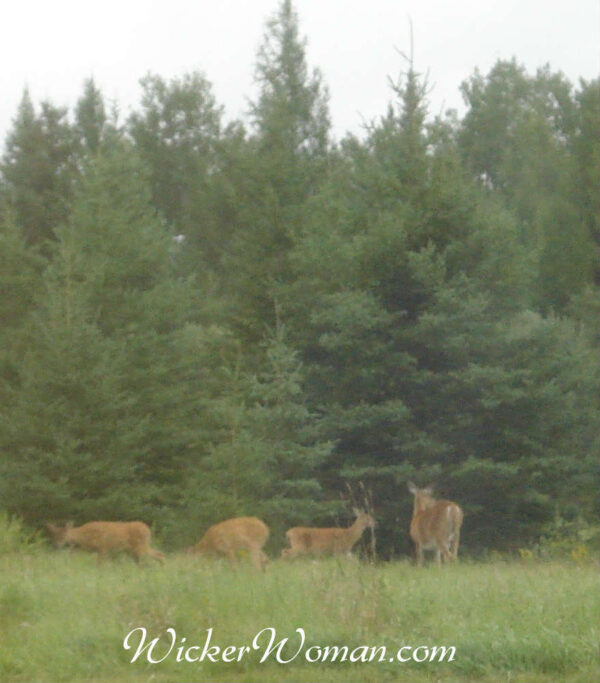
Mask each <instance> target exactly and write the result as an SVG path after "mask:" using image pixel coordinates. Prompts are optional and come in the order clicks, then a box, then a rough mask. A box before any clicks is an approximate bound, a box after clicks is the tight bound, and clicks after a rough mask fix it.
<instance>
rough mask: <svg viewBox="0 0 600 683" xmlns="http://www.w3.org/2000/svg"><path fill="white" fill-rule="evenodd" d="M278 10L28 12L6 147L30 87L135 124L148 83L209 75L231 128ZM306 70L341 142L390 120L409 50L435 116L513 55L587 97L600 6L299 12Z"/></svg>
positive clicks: (17, 46) (373, 5)
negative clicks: (325, 95)
mask: <svg viewBox="0 0 600 683" xmlns="http://www.w3.org/2000/svg"><path fill="white" fill-rule="evenodd" d="M278 4H279V3H278V0H101V1H96V2H93V3H92V2H89V0H19V1H18V2H16V1H15V2H10V3H8V2H7V3H4V6H3V8H2V21H1V23H0V65H1V66H0V94H1V96H0V142H1V143H2V147H3V144H4V140H5V137H6V133H7V131H8V129H9V128H10V126H11V121H12V119H13V117H14V115H15V113H16V107H17V105H18V102H19V101H20V99H21V96H22V92H23V88H24V87H25V86H27V87H28V88H29V90H30V93H31V96H32V98H33V101H34V102H35V103H36V104H38V103H39V102H40V101H41V100H44V99H49V100H50V101H51V102H52V103H53V104H55V105H68V106H69V107H72V106H73V105H74V104H75V102H76V101H77V99H78V98H79V96H80V95H81V93H82V91H83V82H84V80H85V79H86V78H88V77H90V76H92V77H93V78H94V79H95V81H96V84H97V85H98V87H99V88H100V89H101V90H102V92H103V93H104V95H105V97H106V99H107V100H109V101H115V102H116V103H117V104H118V105H119V107H120V110H121V119H123V118H125V117H126V116H127V114H128V113H129V112H130V110H131V108H132V107H135V106H136V105H137V104H138V102H139V98H140V92H141V91H140V87H139V79H140V78H141V77H143V76H144V75H145V74H147V73H148V72H152V73H155V74H158V75H160V76H163V77H164V78H167V79H168V78H171V77H174V76H182V75H183V74H184V73H187V72H191V71H195V70H197V71H201V72H202V73H204V75H205V76H206V78H207V79H208V80H209V81H210V82H211V83H212V84H213V87H214V93H215V96H216V98H217V101H218V103H219V104H222V105H223V106H224V107H225V111H226V117H227V118H229V119H231V118H237V117H240V116H242V115H243V114H244V113H245V112H246V111H247V99H248V97H252V96H253V95H254V94H255V91H254V86H253V67H254V63H255V56H256V51H257V49H258V46H259V45H260V43H261V40H262V36H263V34H264V27H265V21H266V19H267V18H268V17H269V16H271V15H272V14H273V13H274V12H275V10H276V9H277V7H278ZM294 5H295V8H296V10H297V12H298V14H299V18H300V30H301V33H302V35H304V36H306V37H307V39H308V46H307V58H308V63H309V65H310V66H311V67H315V66H317V67H319V68H320V69H321V71H322V73H323V76H324V81H325V83H326V85H327V86H328V88H329V91H330V96H331V99H330V110H331V117H332V121H333V126H334V132H335V135H336V137H338V138H339V137H341V136H343V134H344V133H345V132H346V131H352V132H355V133H360V131H361V126H362V124H363V122H364V121H372V120H373V119H376V118H378V117H379V116H380V115H383V114H384V113H385V111H386V108H387V105H388V102H389V101H390V100H391V99H392V94H391V91H390V89H389V85H388V76H390V77H393V78H395V77H396V76H397V74H398V73H399V72H400V71H401V70H403V68H404V67H405V63H404V62H403V60H402V58H401V57H400V55H399V54H398V53H399V51H400V52H405V53H408V52H409V50H410V29H409V25H410V21H412V26H413V33H414V64H415V68H416V70H417V71H420V72H422V73H425V72H428V73H429V84H430V86H431V87H432V91H431V93H430V95H429V102H430V112H431V113H433V114H437V113H440V112H441V111H442V110H443V109H447V108H458V109H459V111H461V110H462V98H461V96H460V93H459V85H460V83H461V82H462V81H463V80H465V79H467V78H468V77H469V76H470V75H471V74H472V73H473V70H474V69H475V67H479V69H480V71H481V72H482V73H483V74H486V73H487V72H488V71H489V69H490V68H491V67H492V66H493V64H494V63H495V62H496V60H497V59H511V58H512V57H513V56H514V57H516V58H517V60H518V61H519V62H520V63H522V64H524V65H525V67H526V68H527V69H528V70H529V71H530V72H531V73H534V72H535V70H536V69H537V67H539V66H542V65H544V64H545V63H549V64H550V66H551V68H552V69H553V70H554V71H559V70H560V71H562V72H563V73H564V74H565V75H566V76H567V78H569V80H571V81H572V82H573V83H574V84H577V83H578V80H579V78H580V77H583V78H585V79H586V80H590V79H592V78H596V77H597V76H598V75H599V73H600V0H296V1H295V3H294Z"/></svg>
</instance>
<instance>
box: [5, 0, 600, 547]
mask: <svg viewBox="0 0 600 683" xmlns="http://www.w3.org/2000/svg"><path fill="white" fill-rule="evenodd" d="M305 47H306V45H305V40H304V38H303V37H302V34H301V32H300V28H299V20H298V17H297V15H296V13H295V10H294V8H293V6H292V4H291V2H290V0H282V2H281V3H280V5H279V7H278V8H277V9H276V11H275V12H274V14H273V16H272V17H271V19H270V20H269V21H268V22H267V24H266V28H265V34H264V39H263V42H262V45H261V46H260V48H259V50H258V52H257V58H256V62H255V79H256V94H255V97H254V99H253V100H252V102H251V105H250V109H249V113H248V117H247V118H246V119H245V120H243V121H234V122H226V119H225V115H224V110H223V107H222V106H220V105H219V103H218V102H217V101H216V99H215V96H214V95H213V91H212V86H211V83H210V82H209V80H207V78H206V77H205V75H203V74H202V73H200V72H197V73H190V74H184V75H182V76H181V77H179V78H174V79H172V80H165V79H164V78H162V77H161V76H159V75H154V74H149V75H147V76H146V77H145V78H144V79H143V80H142V82H141V83H142V90H143V96H142V99H141V102H140V104H139V106H138V107H137V108H136V109H135V111H133V113H131V114H130V115H129V116H127V117H126V118H125V119H124V120H123V119H122V118H121V117H120V115H119V113H118V110H117V108H116V107H115V106H111V105H110V104H109V103H107V101H106V99H105V98H104V96H103V94H102V92H100V91H99V89H98V88H97V87H96V85H95V84H94V82H93V80H89V81H88V82H86V83H85V84H84V88H83V91H82V94H81V97H80V99H79V100H78V102H77V104H76V106H75V107H74V108H72V109H71V110H69V109H67V108H65V107H61V106H57V105H56V104H53V103H51V102H47V101H46V102H42V103H34V102H33V101H32V98H31V96H30V94H29V93H28V92H27V91H25V92H24V94H23V97H22V101H21V103H20V106H19V107H18V110H17V112H16V115H15V118H14V121H13V125H12V129H11V130H10V132H9V134H8V135H7V137H6V140H5V145H4V150H3V154H2V158H1V162H0V292H1V296H0V315H1V319H2V326H1V330H0V335H1V343H0V400H1V403H2V411H1V415H0V507H1V508H3V509H5V510H6V511H8V512H10V513H12V514H16V515H19V516H20V517H22V518H23V519H24V520H26V521H27V522H28V523H30V524H31V525H33V526H41V525H42V523H43V522H45V521H48V520H67V519H73V520H74V521H76V522H77V523H82V522H85V521H89V520H93V519H107V520H108V519H114V520H117V519H124V520H133V519H142V520H144V521H146V522H148V523H150V524H153V525H154V528H155V531H156V533H157V534H158V536H159V538H162V539H163V543H164V545H166V546H167V547H169V546H171V547H178V546H179V545H183V544H188V543H190V542H194V541H195V540H197V539H198V538H199V537H200V536H201V535H202V533H203V531H204V530H205V529H206V528H207V526H209V525H210V524H212V523H214V522H217V521H220V520H222V519H226V518H228V517H233V516H237V515H256V516H259V517H261V518H263V519H264V520H265V521H266V522H267V523H268V524H269V526H270V527H271V528H272V530H273V531H272V538H273V539H275V540H274V543H277V542H278V541H277V539H278V538H280V539H281V541H280V542H281V544H282V543H283V534H282V533H280V532H282V531H283V530H284V529H285V528H288V527H289V526H293V525H296V524H305V525H306V524H309V525H329V524H332V523H336V522H339V523H343V524H345V523H347V522H348V521H349V520H350V517H349V514H348V512H349V506H348V505H347V504H346V503H345V502H344V500H343V494H344V493H345V492H346V490H347V489H346V484H347V483H348V484H350V485H352V486H354V488H355V489H358V487H359V482H362V483H363V485H364V487H365V488H366V489H368V490H370V491H372V497H373V504H374V509H375V515H376V517H377V519H378V523H379V524H378V549H379V551H380V552H381V554H382V556H384V557H387V556H391V555H398V554H402V553H404V552H408V551H409V550H410V543H409V540H408V534H407V532H408V521H409V518H410V510H411V504H412V500H411V498H412V497H411V496H410V494H409V492H408V491H407V488H406V482H407V480H409V479H411V480H413V481H415V482H417V483H418V484H422V485H426V484H431V483H434V484H436V487H437V491H438V493H439V495H440V496H445V497H449V498H451V499H453V500H457V501H458V502H460V504H461V506H462V507H463V508H464V510H465V524H464V527H463V539H464V546H465V548H466V549H469V548H470V549H471V550H473V551H477V550H481V549H510V548H515V547H523V546H526V545H528V544H532V543H535V542H536V541H537V540H538V539H539V538H540V537H542V536H544V535H548V534H552V533H559V532H560V531H561V530H563V531H564V532H565V533H576V532H578V531H580V530H581V529H587V530H588V531H589V530H590V529H594V528H596V529H597V527H598V516H599V514H600V502H599V497H598V491H599V490H600V465H599V463H600V458H599V451H600V442H599V437H600V430H599V427H600V405H599V400H600V290H599V286H600V258H599V254H600V252H599V247H600V206H599V203H600V192H599V191H598V190H599V187H600V136H599V134H598V133H599V131H600V82H599V81H598V80H595V81H592V82H585V81H583V80H582V81H580V82H579V83H577V84H572V83H570V82H569V81H568V80H567V79H566V78H565V76H564V75H562V74H561V73H560V72H554V71H552V70H551V69H550V67H543V68H540V69H539V70H538V71H537V72H536V73H535V74H530V73H528V72H527V71H526V70H525V69H524V68H523V67H522V66H521V65H520V64H519V63H518V61H516V60H512V61H498V62H497V63H496V64H495V65H494V66H493V68H492V69H491V70H490V72H489V73H488V74H482V73H480V72H479V71H475V73H474V74H473V75H472V76H471V77H470V78H469V79H468V80H467V81H465V82H464V83H463V85H462V94H463V96H464V99H465V103H466V113H465V114H464V116H462V117H460V118H459V117H458V115H457V114H455V113H452V112H449V113H448V114H445V115H444V116H441V117H437V118H433V117H431V116H430V115H429V112H428V110H427V94H428V85H427V81H426V79H425V78H424V77H423V76H422V75H420V74H419V72H418V71H417V70H416V68H415V67H414V65H413V64H412V63H410V62H409V61H406V62H402V63H401V64H400V68H399V71H401V75H400V76H399V77H398V79H397V80H395V81H392V82H391V83H390V105H389V108H388V109H387V111H385V112H382V114H381V116H380V117H379V118H378V119H377V120H375V121H373V122H371V123H370V124H368V125H366V126H365V129H364V131H363V133H362V134H361V135H350V134H348V135H347V136H346V137H344V138H343V139H342V140H341V141H337V140H334V139H333V136H332V133H331V122H330V116H329V110H328V92H327V88H326V85H325V83H324V81H323V78H322V75H321V73H320V71H319V70H318V69H311V68H310V67H309V65H308V64H307V59H306V50H305Z"/></svg>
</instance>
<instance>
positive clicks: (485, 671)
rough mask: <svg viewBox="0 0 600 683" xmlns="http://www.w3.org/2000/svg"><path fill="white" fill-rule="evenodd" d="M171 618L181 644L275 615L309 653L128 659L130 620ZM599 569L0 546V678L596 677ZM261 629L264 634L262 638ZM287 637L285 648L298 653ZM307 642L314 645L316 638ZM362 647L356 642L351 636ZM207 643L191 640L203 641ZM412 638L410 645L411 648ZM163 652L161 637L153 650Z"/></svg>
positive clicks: (263, 623)
mask: <svg viewBox="0 0 600 683" xmlns="http://www.w3.org/2000/svg"><path fill="white" fill-rule="evenodd" d="M140 626H143V627H144V628H146V629H147V631H148V636H149V638H155V637H158V636H163V640H162V641H161V645H162V646H163V652H164V643H165V642H166V640H165V634H166V629H167V628H173V629H175V631H176V633H177V636H178V641H177V643H176V647H179V646H181V645H182V641H181V639H182V638H185V639H186V640H185V643H184V645H185V646H189V645H200V646H202V645H204V643H205V641H206V637H207V629H209V628H212V629H213V635H212V642H211V644H216V645H219V646H221V647H222V648H224V647H226V646H230V645H233V646H237V647H239V646H244V645H246V646H249V645H250V644H251V643H252V640H253V638H254V636H255V635H256V634H257V633H258V632H259V631H260V630H261V629H264V628H266V627H273V628H275V629H276V633H277V639H278V640H280V639H282V638H284V637H288V636H289V637H290V639H291V640H290V642H292V641H293V643H295V644H297V643H298V635H297V634H296V633H295V631H296V629H297V628H299V627H301V628H302V629H304V631H305V633H306V646H305V649H304V650H303V653H302V654H301V655H299V656H298V657H296V659H294V661H293V662H291V663H289V664H278V663H277V662H276V661H274V656H271V657H270V658H269V659H268V660H267V661H266V662H264V663H260V662H259V661H258V660H259V658H260V656H261V655H262V651H257V652H252V653H249V654H247V655H245V657H244V658H243V659H242V661H241V662H231V663H226V662H222V661H221V662H217V663H212V662H210V661H205V662H203V663H198V662H194V663H188V662H185V661H180V662H178V661H176V648H175V649H174V650H173V652H172V654H171V655H170V656H169V657H167V658H166V659H165V660H164V661H163V662H161V663H157V664H150V663H148V662H147V660H146V659H145V658H143V657H141V658H140V659H139V660H138V661H137V662H135V663H131V662H130V659H131V657H132V654H133V650H132V651H126V650H125V649H124V648H123V640H124V638H125V636H126V635H127V633H129V631H131V630H132V629H134V628H136V627H140ZM599 640H600V571H599V569H598V566H597V565H595V564H592V563H589V564H586V565H581V566H579V565H576V564H574V563H567V562H565V563H559V562H552V563H535V562H523V563H519V562H514V563H506V562H496V563H487V564H469V563H460V564H457V565H454V566H448V567H444V568H442V569H441V570H439V569H437V568H435V567H431V566H430V567H426V568H425V569H423V570H419V569H418V568H416V567H414V566H412V565H410V564H408V563H402V562H399V563H392V564H383V565H380V566H370V565H364V564H360V563H359V562H358V561H355V560H346V559H344V560H339V561H338V560H326V561H305V562H302V561H297V562H290V563H285V562H280V561H275V562H273V563H271V565H270V566H269V569H268V571H267V573H266V574H258V573H256V572H254V571H253V570H252V569H251V568H250V567H249V566H248V567H247V566H245V565H242V566H241V567H240V568H239V569H238V571H237V572H234V571H233V570H231V569H230V568H229V567H228V566H227V565H226V564H224V563H221V562H219V561H210V560H209V559H203V558H195V557H187V556H186V557H184V556H171V557H169V558H168V560H167V563H166V564H165V565H164V566H162V567H161V566H159V565H156V564H151V563H149V564H146V565H144V566H142V567H137V566H136V565H135V564H134V563H133V562H132V561H130V560H129V559H128V558H127V557H122V558H117V559H116V560H115V561H113V562H107V563H105V564H104V565H103V566H100V567H98V566H97V565H96V561H95V558H94V557H93V556H91V555H88V554H86V553H78V552H45V551H44V552H34V553H32V554H25V553H21V554H7V555H1V556H0V681H3V682H4V681H10V682H14V683H17V682H19V681H39V682H43V681H53V682H54V681H78V682H79V681H82V682H83V681H98V682H100V683H102V682H108V681H110V682H113V681H123V682H134V681H140V682H141V681H144V682H146V681H155V682H157V683H162V682H164V683H166V682H167V681H168V682H177V681H181V682H185V683H189V682H190V681H232V682H237V681H240V682H242V681H246V682H250V681H306V682H311V681H315V682H316V681H340V682H341V681H367V682H369V681H415V682H419V681H431V682H433V681H456V682H458V683H460V682H466V681H481V682H487V683H491V682H496V681H503V682H506V683H508V682H510V683H516V682H519V681H522V682H523V683H531V682H534V681H540V682H541V681H544V682H545V681H553V682H554V683H558V682H560V681H563V682H565V683H566V682H569V683H577V682H582V683H583V681H586V682H588V681H595V680H600V664H599ZM262 642H266V639H263V641H262ZM316 645H320V646H326V645H329V646H332V645H337V646H340V647H341V646H347V647H348V648H349V650H353V649H354V648H359V647H360V646H365V645H368V646H380V645H385V646H386V647H387V648H388V656H386V661H384V662H369V663H361V662H357V663H349V662H340V661H336V662H318V663H308V662H307V661H306V659H305V658H304V652H305V650H306V648H308V647H311V646H316ZM403 645H411V646H414V647H416V646H420V645H425V646H429V647H431V646H434V645H438V646H440V645H446V646H450V645H453V646H455V647H456V656H455V659H454V661H452V662H447V661H446V662H441V663H440V662H434V663H414V662H409V663H399V662H390V661H387V660H388V659H389V656H391V655H392V654H395V652H396V651H397V650H398V648H400V647H402V646H403ZM290 652H291V651H289V650H288V656H289V653H290ZM312 652H316V651H315V650H313V651H312ZM357 652H360V651H359V650H357ZM194 653H195V654H198V652H197V651H194ZM405 653H407V651H405ZM155 657H156V658H157V657H158V653H157V652H156V651H155Z"/></svg>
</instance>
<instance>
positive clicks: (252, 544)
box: [189, 517, 269, 571]
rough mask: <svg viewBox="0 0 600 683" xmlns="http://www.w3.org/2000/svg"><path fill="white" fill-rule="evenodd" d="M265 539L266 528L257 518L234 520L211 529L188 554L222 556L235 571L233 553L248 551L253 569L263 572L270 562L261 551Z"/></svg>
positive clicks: (234, 555)
mask: <svg viewBox="0 0 600 683" xmlns="http://www.w3.org/2000/svg"><path fill="white" fill-rule="evenodd" d="M268 538H269V527H268V526H267V525H266V524H265V523H264V522H263V521H261V520H260V519H258V518H257V517H235V518H234V519H227V520H225V521H224V522H219V523H218V524H214V525H213V526H211V527H210V528H209V529H208V531H207V532H206V533H205V534H204V536H203V537H202V538H201V539H200V541H198V543H196V545H194V546H192V547H191V548H189V552H191V553H203V554H208V555H221V556H223V557H226V558H227V559H228V560H229V562H230V563H231V566H232V567H235V566H236V565H237V558H236V553H237V552H238V551H239V550H247V551H248V553H249V554H250V559H251V560H252V564H253V565H254V567H255V568H256V569H258V570H263V571H264V569H265V567H266V565H267V563H268V561H269V559H268V557H267V556H266V555H265V553H264V552H263V547H264V545H265V543H266V542H267V539H268Z"/></svg>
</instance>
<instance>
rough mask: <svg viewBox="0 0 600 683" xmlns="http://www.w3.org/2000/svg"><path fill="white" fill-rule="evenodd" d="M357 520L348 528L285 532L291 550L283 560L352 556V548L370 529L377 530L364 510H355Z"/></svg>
mask: <svg viewBox="0 0 600 683" xmlns="http://www.w3.org/2000/svg"><path fill="white" fill-rule="evenodd" d="M354 514H355V516H356V519H355V520H354V523H353V524H352V525H351V526H349V527H348V528H342V527H331V528H324V529H320V528H311V527H304V526H296V527H293V528H292V529H288V530H287V531H286V532H285V535H286V536H287V539H288V542H289V544H290V547H289V548H284V550H282V552H281V557H282V558H293V557H297V556H298V555H351V551H352V548H353V547H354V545H355V544H356V543H357V542H358V540H359V539H360V537H361V536H362V535H363V532H364V530H365V529H366V528H367V527H369V528H370V529H374V528H375V519H374V518H373V517H372V516H371V515H370V514H368V513H367V512H364V511H363V510H358V509H356V508H355V509H354Z"/></svg>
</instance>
